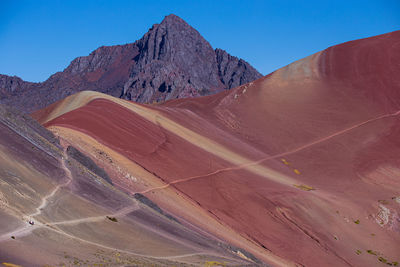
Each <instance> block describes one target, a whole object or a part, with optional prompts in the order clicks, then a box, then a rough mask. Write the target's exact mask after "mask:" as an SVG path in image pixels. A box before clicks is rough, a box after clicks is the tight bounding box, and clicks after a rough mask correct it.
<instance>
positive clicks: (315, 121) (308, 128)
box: [35, 32, 400, 266]
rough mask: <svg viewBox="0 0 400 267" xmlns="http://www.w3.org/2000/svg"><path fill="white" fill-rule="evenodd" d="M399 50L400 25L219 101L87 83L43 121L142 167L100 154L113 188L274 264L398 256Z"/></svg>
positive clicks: (81, 143) (371, 262) (367, 262)
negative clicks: (154, 99) (127, 97)
mask: <svg viewBox="0 0 400 267" xmlns="http://www.w3.org/2000/svg"><path fill="white" fill-rule="evenodd" d="M399 50H400V33H399V32H393V33H389V34H386V35H381V36H377V37H373V38H368V39H363V40H357V41H353V42H349V43H345V44H342V45H338V46H334V47H331V48H329V49H327V50H324V51H322V52H319V53H317V54H315V55H312V56H310V57H307V58H305V59H302V60H300V61H297V62H295V63H293V64H291V65H289V66H287V67H285V68H282V69H280V70H278V71H276V72H274V73H272V74H271V75H269V76H266V77H264V78H262V79H260V80H258V81H255V82H254V83H251V84H248V85H244V86H241V87H239V88H236V89H233V90H231V91H227V92H224V93H221V94H218V95H215V96H208V97H203V98H198V99H186V100H185V99H184V100H175V101H170V102H166V103H165V104H162V105H156V106H145V105H139V104H135V103H131V102H127V101H123V100H120V99H116V98H112V97H109V96H106V95H102V94H98V93H93V92H83V93H80V94H77V95H73V96H70V97H68V98H66V99H65V100H63V101H61V102H59V103H57V104H54V105H53V106H51V107H49V108H48V109H47V110H45V111H41V112H40V113H37V114H35V116H36V118H37V119H38V120H39V121H41V122H42V123H44V125H45V126H46V127H48V128H49V129H51V130H52V131H53V132H55V133H56V134H58V135H60V136H61V137H63V138H66V139H67V140H69V141H70V142H71V143H73V144H77V145H78V147H80V148H82V149H88V148H90V147H92V148H93V144H92V145H91V142H97V143H98V144H97V145H96V146H99V145H101V146H104V147H106V148H107V149H108V150H109V151H110V153H117V154H118V155H122V156H123V157H124V162H125V161H126V162H128V163H126V164H134V165H135V166H136V167H137V169H136V170H135V169H130V170H129V171H126V173H125V177H128V178H125V179H123V176H122V175H121V173H118V168H120V164H121V162H122V161H121V160H117V162H116V161H115V160H114V157H113V156H111V160H110V159H109V158H107V157H104V155H102V154H101V153H99V152H96V150H95V149H92V152H91V153H90V155H91V158H93V159H94V160H95V161H96V162H98V164H99V165H102V166H103V167H104V168H105V169H106V170H107V169H108V170H109V172H110V173H111V174H110V176H111V179H113V181H115V184H116V185H117V186H119V187H121V188H125V190H126V191H128V192H131V193H141V194H144V195H146V196H148V197H149V198H151V199H152V200H153V201H155V202H156V203H157V204H158V205H160V206H162V207H165V208H166V209H167V210H168V211H170V212H171V213H172V214H177V215H179V216H181V217H182V218H184V219H185V220H187V221H188V222H190V223H192V224H193V225H195V226H197V227H200V228H202V229H204V230H205V231H206V232H209V233H212V234H214V235H217V236H218V237H219V238H221V239H223V240H226V241H228V242H230V243H232V244H234V245H236V246H239V247H241V248H242V249H244V250H247V251H248V252H250V253H252V254H253V255H255V256H256V257H258V258H260V259H262V260H264V261H265V262H267V263H272V264H281V265H289V264H304V265H306V266H324V265H327V264H331V265H332V264H334V265H335V266H347V265H360V266H376V265H377V264H379V261H381V262H382V261H384V262H386V263H390V264H393V265H394V264H395V263H396V262H398V261H400V259H399V258H398V251H400V236H399V228H400V226H399V215H398V214H399V212H400V209H399V207H400V205H399V203H398V201H399V200H398V196H399V195H400V192H399V188H400V179H399V178H400V171H399V161H398V158H399V157H398V155H400V144H399V141H398V140H400V139H399V136H398V132H399V127H398V125H399V121H398V119H399V116H398V115H399V114H400V113H399V110H400V107H399V101H400V96H399V95H398V94H399V92H400V91H399V90H400V87H399V84H400V80H399V79H400V78H399V76H398V75H396V73H399V72H400V51H399ZM89 140H92V141H89ZM93 140H95V141H93ZM111 151H112V152H111ZM96 153H97V154H96ZM116 157H117V156H115V158H116ZM129 162H130V163H129ZM132 177H133V178H135V179H133V178H132ZM174 192H176V193H177V194H178V195H180V196H182V197H181V198H180V199H179V200H178V199H176V198H175V196H174ZM176 193H175V195H176ZM171 203H174V204H171ZM199 210H202V211H203V213H201V212H199ZM214 225H219V226H218V227H215V226H214Z"/></svg>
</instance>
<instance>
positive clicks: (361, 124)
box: [137, 110, 400, 194]
mask: <svg viewBox="0 0 400 267" xmlns="http://www.w3.org/2000/svg"><path fill="white" fill-rule="evenodd" d="M398 115H400V110H399V111H396V112H393V113H389V114H384V115H381V116H378V117H376V118H372V119H369V120H366V121H364V122H361V123H358V124H356V125H353V126H351V127H348V128H346V129H343V130H341V131H338V132H336V133H333V134H331V135H328V136H325V137H323V138H321V139H318V140H315V141H313V142H311V143H308V144H305V145H302V146H300V147H297V148H295V149H292V150H289V151H286V152H282V153H279V154H276V155H273V156H268V157H266V158H262V159H259V160H256V161H252V162H250V163H245V164H241V165H237V166H233V167H227V168H223V169H219V170H216V171H213V172H210V173H207V174H202V175H196V176H192V177H188V178H182V179H178V180H175V181H172V182H170V183H168V184H165V185H163V186H159V187H154V188H149V189H146V190H143V191H141V192H137V193H141V194H145V193H149V192H151V191H156V190H162V189H165V188H167V187H169V186H171V185H174V184H178V183H184V182H188V181H191V180H195V179H199V178H205V177H209V176H212V175H215V174H218V173H222V172H227V171H235V170H241V169H244V168H247V167H250V166H254V165H258V164H260V163H263V162H264V161H267V160H271V159H276V158H280V157H284V156H287V155H290V154H294V153H296V152H299V151H301V150H304V149H306V148H309V147H311V146H314V145H317V144H320V143H322V142H325V141H327V140H329V139H332V138H334V137H336V136H339V135H342V134H345V133H347V132H349V131H351V130H354V129H356V128H359V127H361V126H363V125H366V124H368V123H371V122H374V121H377V120H380V119H384V118H389V117H396V116H398Z"/></svg>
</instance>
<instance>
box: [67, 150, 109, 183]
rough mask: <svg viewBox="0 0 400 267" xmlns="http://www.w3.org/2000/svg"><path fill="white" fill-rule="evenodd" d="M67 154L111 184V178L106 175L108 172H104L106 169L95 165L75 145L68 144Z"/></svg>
mask: <svg viewBox="0 0 400 267" xmlns="http://www.w3.org/2000/svg"><path fill="white" fill-rule="evenodd" d="M67 154H68V156H70V157H71V158H73V159H75V160H76V161H77V162H79V163H80V164H82V165H83V166H84V167H86V168H87V169H88V170H90V171H91V172H93V173H95V174H96V175H98V176H99V177H101V178H103V179H104V180H105V181H107V182H108V183H109V184H111V185H112V184H113V182H112V180H111V178H110V177H109V176H108V174H107V173H106V171H105V170H104V169H102V168H100V167H99V166H97V165H96V163H94V161H93V160H92V159H91V158H89V157H88V156H86V155H85V154H83V153H82V152H80V151H79V150H78V149H76V148H75V147H73V146H68V148H67Z"/></svg>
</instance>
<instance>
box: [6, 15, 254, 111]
mask: <svg viewBox="0 0 400 267" xmlns="http://www.w3.org/2000/svg"><path fill="white" fill-rule="evenodd" d="M6 77H8V76H6ZM258 78H261V74H260V73H259V72H257V71H256V70H255V69H254V68H253V67H252V66H250V65H249V64H248V63H247V62H245V61H244V60H241V59H238V58H236V57H233V56H231V55H229V54H228V53H226V52H225V51H223V50H220V49H216V50H214V49H213V48H212V47H211V45H210V44H209V43H208V42H207V41H206V40H205V39H204V38H203V37H202V36H201V35H200V33H199V32H198V31H197V30H195V29H194V28H193V27H191V26H190V25H189V24H187V23H186V22H185V21H184V20H183V19H181V18H180V17H178V16H176V15H174V14H171V15H168V16H166V17H165V18H164V19H163V20H162V22H161V23H160V24H154V25H153V26H152V28H151V29H150V30H149V31H148V32H147V33H146V34H145V35H144V36H143V37H142V38H141V39H139V40H138V41H136V42H135V43H131V44H126V45H116V46H102V47H99V48H97V49H96V50H94V51H93V52H91V53H90V54H89V55H88V56H83V57H78V58H76V59H74V60H73V61H72V62H71V64H70V65H69V66H68V67H67V68H66V69H65V70H64V71H62V72H58V73H56V74H54V75H52V76H51V77H50V78H49V79H48V80H46V81H45V82H43V83H26V82H24V81H22V80H21V81H18V82H17V83H14V84H13V85H11V84H10V82H8V80H10V79H9V78H7V79H5V78H1V79H2V80H7V82H0V102H2V103H6V104H11V105H14V106H16V107H17V108H19V109H20V110H23V111H25V112H32V111H35V110H37V109H40V108H43V107H45V106H48V105H49V104H51V103H53V102H55V101H57V100H60V99H62V98H64V97H66V96H68V95H71V94H73V93H76V92H79V91H82V90H94V91H99V92H102V93H106V94H109V95H112V96H117V97H121V98H124V99H128V100H133V101H137V102H142V103H143V102H154V101H164V100H168V99H174V98H183V97H195V96H202V95H209V94H213V93H216V92H220V91H222V90H226V89H231V88H233V87H236V86H239V85H241V84H244V83H248V82H251V81H253V80H255V79H258ZM15 84H17V85H15Z"/></svg>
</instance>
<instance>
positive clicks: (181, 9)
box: [0, 0, 400, 81]
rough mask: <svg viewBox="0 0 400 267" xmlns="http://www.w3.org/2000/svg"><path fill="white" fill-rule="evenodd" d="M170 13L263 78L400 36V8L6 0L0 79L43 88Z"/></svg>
mask: <svg viewBox="0 0 400 267" xmlns="http://www.w3.org/2000/svg"><path fill="white" fill-rule="evenodd" d="M171 13H173V14H176V15H178V16H180V17H181V18H183V19H184V20H186V21H187V22H188V23H189V24H190V25H192V26H193V27H194V28H195V29H197V30H198V31H199V32H200V34H202V35H203V37H204V38H205V39H206V40H208V41H209V42H210V43H211V45H212V46H213V47H214V48H217V47H218V48H223V49H225V50H227V51H228V52H229V53H231V54H232V55H235V56H238V57H241V58H243V59H245V60H247V61H248V62H250V64H252V65H253V66H254V67H255V68H256V69H258V70H259V71H260V72H261V73H262V74H264V75H265V74H268V73H270V72H272V71H274V70H275V69H277V68H280V67H282V66H285V65H287V64H289V63H291V62H293V61H295V60H297V59H300V58H303V57H305V56H308V55H310V54H313V53H315V52H318V51H320V50H323V49H325V48H327V47H329V46H331V45H335V44H338V43H342V42H345V41H350V40H354V39H359V38H364V37H369V36H373V35H378V34H382V33H387V32H390V31H394V30H399V29H400V0H393V1H390V0H363V1H351V0H345V1H341V0H336V1H325V0H322V1H321V0H319V1H301V0H299V1H284V0H280V1H279V0H277V1H251V0H248V1H236V0H226V1H225V0H211V1H209V0H198V1H194V0H193V1H174V0H165V1H161V0H152V1H143V0H141V1H116V0H113V1H100V0H97V1H92V0H80V1H75V0H70V1H57V0H51V1H40V0H36V1H17V0H10V1H8V0H0V73H2V74H8V75H17V76H20V77H21V78H23V79H25V80H28V81H44V80H45V79H47V78H48V77H49V76H50V75H51V74H53V73H55V72H56V71H62V70H63V69H64V68H66V67H67V66H68V64H69V62H70V61H71V60H73V59H74V58H75V57H77V56H84V55H88V54H89V53H90V52H91V51H92V50H94V49H96V48H97V47H99V46H102V45H115V44H125V43H130V42H134V41H135V40H137V39H139V38H141V36H142V35H143V34H144V33H145V32H147V30H148V29H149V28H150V27H151V25H152V24H154V23H159V22H160V21H161V20H162V19H163V17H164V16H165V15H168V14H171Z"/></svg>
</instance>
